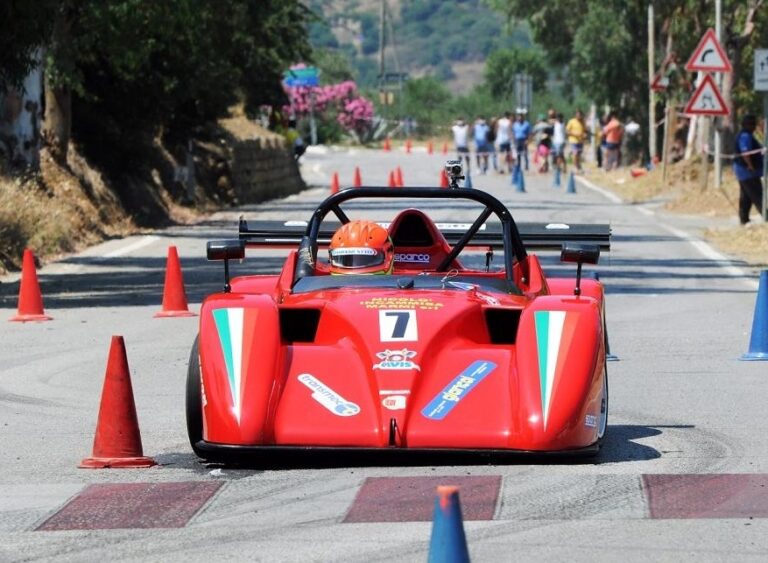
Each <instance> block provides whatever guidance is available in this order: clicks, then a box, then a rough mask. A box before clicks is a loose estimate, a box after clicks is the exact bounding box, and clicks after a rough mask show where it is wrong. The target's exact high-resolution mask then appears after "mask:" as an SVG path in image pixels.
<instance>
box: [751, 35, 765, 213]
mask: <svg viewBox="0 0 768 563" xmlns="http://www.w3.org/2000/svg"><path fill="white" fill-rule="evenodd" d="M754 78H755V81H754V88H755V91H757V92H762V93H763V146H765V145H767V144H768V49H755V77H754ZM763 219H765V220H766V221H768V155H765V154H764V155H763Z"/></svg>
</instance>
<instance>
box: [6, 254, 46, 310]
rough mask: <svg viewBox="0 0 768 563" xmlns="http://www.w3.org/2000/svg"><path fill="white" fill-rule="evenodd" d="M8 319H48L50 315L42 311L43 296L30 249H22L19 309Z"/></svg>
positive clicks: (33, 256)
mask: <svg viewBox="0 0 768 563" xmlns="http://www.w3.org/2000/svg"><path fill="white" fill-rule="evenodd" d="M8 320H10V321H17V322H22V323H24V322H27V321H50V320H51V317H49V316H48V315H46V314H45V312H44V311H43V296H42V294H41V293H40V284H39V283H38V281H37V272H36V271H35V255H34V254H32V251H31V250H30V249H28V248H27V249H26V250H25V251H24V257H23V258H22V263H21V283H20V284H19V309H18V314H17V315H16V316H15V317H11V318H10V319H8Z"/></svg>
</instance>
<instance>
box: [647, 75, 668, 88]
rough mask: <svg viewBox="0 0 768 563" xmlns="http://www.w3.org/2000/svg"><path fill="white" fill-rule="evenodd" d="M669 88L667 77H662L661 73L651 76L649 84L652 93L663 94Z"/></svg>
mask: <svg viewBox="0 0 768 563" xmlns="http://www.w3.org/2000/svg"><path fill="white" fill-rule="evenodd" d="M668 87H669V77H668V76H662V75H661V72H657V73H656V74H654V75H653V82H651V90H653V91H654V92H663V91H664V90H666V89H667V88H668Z"/></svg>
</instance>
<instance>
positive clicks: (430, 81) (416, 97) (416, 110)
mask: <svg viewBox="0 0 768 563" xmlns="http://www.w3.org/2000/svg"><path fill="white" fill-rule="evenodd" d="M451 101H452V96H451V93H450V92H449V91H448V89H447V88H446V87H445V86H444V85H443V83H442V82H441V81H440V80H438V79H437V78H435V77H433V76H424V77H422V78H412V79H411V80H408V81H407V82H406V83H405V88H404V89H403V104H402V112H403V117H405V116H409V117H412V118H414V119H415V120H416V121H417V122H418V124H419V130H420V131H421V132H422V133H425V134H431V133H432V131H433V130H434V128H435V127H436V126H437V125H440V124H443V123H445V122H447V120H448V118H449V113H450V103H451Z"/></svg>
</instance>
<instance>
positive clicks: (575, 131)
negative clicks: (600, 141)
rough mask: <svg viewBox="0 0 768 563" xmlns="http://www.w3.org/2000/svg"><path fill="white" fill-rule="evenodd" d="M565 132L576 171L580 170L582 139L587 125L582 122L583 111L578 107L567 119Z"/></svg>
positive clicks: (585, 133) (585, 135)
mask: <svg viewBox="0 0 768 563" xmlns="http://www.w3.org/2000/svg"><path fill="white" fill-rule="evenodd" d="M565 134H566V135H567V136H568V144H570V145H571V152H572V153H573V165H574V166H575V167H576V171H577V172H582V169H581V155H582V153H583V152H584V141H585V140H586V138H587V126H586V124H585V123H584V113H582V111H581V110H580V109H577V110H576V113H575V114H574V116H573V117H572V118H571V119H569V120H568V123H567V124H566V126H565Z"/></svg>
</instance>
